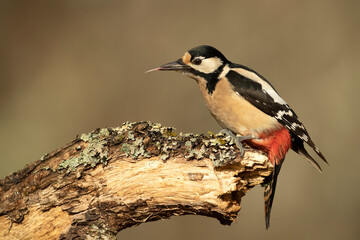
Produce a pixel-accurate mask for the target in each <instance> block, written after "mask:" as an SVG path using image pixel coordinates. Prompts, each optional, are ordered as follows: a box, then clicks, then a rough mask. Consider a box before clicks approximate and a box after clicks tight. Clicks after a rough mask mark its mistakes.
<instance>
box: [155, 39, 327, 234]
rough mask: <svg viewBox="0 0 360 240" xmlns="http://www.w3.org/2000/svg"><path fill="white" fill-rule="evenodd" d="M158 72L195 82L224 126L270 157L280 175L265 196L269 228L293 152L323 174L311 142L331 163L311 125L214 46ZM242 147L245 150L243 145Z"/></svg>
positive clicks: (274, 177) (192, 51) (191, 52)
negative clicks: (283, 172)
mask: <svg viewBox="0 0 360 240" xmlns="http://www.w3.org/2000/svg"><path fill="white" fill-rule="evenodd" d="M155 70H159V71H178V72H182V73H184V74H186V75H188V76H190V77H191V78H193V79H195V80H196V82H197V84H198V86H199V88H200V92H201V94H202V96H203V98H204V100H205V103H206V105H207V107H208V108H209V110H210V113H211V114H212V115H213V116H214V118H215V119H216V120H217V121H218V123H219V124H220V125H221V126H222V127H223V128H224V129H227V131H229V132H230V133H233V134H240V135H241V136H243V137H242V139H246V140H245V141H246V142H247V143H248V144H249V145H251V146H252V147H254V148H258V149H261V150H264V151H265V152H267V154H268V158H269V160H270V162H271V163H272V164H274V171H273V174H272V176H271V178H269V179H268V182H267V184H266V186H265V191H264V199H265V216H266V218H265V219H266V228H268V227H269V224H270V212H271V206H272V203H273V199H274V194H275V188H276V181H277V177H278V174H279V172H280V168H281V165H282V163H283V160H284V158H285V154H286V152H287V151H288V149H290V148H291V149H292V150H294V151H295V152H296V153H298V154H300V155H301V156H303V157H305V158H306V159H307V160H308V161H309V162H311V163H312V164H313V165H314V166H315V167H316V168H317V169H318V170H319V171H321V168H320V165H319V164H318V163H317V162H316V161H315V160H314V159H313V158H312V157H311V156H310V155H309V153H308V152H307V151H306V149H305V147H304V143H306V144H308V145H309V146H310V147H311V148H312V149H313V150H314V151H315V152H316V153H317V154H318V155H319V156H320V158H321V159H323V160H324V161H325V162H326V163H327V161H326V159H325V157H324V156H323V154H322V153H321V152H320V150H319V149H318V148H317V147H316V145H315V144H314V142H313V141H312V139H311V138H310V135H309V133H308V132H307V130H306V128H305V126H304V125H303V124H302V123H301V121H300V120H299V118H298V116H297V115H296V114H295V112H294V111H293V110H292V109H291V108H290V106H289V105H288V104H287V103H286V102H285V101H284V100H283V99H282V98H281V97H280V96H279V94H278V93H277V91H276V90H275V88H274V87H273V86H272V85H271V84H270V83H269V82H268V81H267V80H266V79H265V78H264V77H262V76H261V75H260V74H258V73H257V72H255V71H254V70H252V69H250V68H248V67H245V66H243V65H239V64H235V63H232V62H230V61H229V60H227V59H226V57H225V56H224V55H223V54H222V53H221V52H220V51H218V50H217V49H215V48H214V47H211V46H206V45H203V46H199V47H196V48H193V49H190V50H189V51H187V52H186V53H185V54H184V56H183V57H182V58H181V59H179V60H177V61H174V62H170V63H167V64H164V65H162V66H160V67H158V68H155V69H153V70H150V71H155ZM233 134H232V135H233ZM237 142H239V141H237ZM238 146H239V148H240V149H241V143H239V145H238Z"/></svg>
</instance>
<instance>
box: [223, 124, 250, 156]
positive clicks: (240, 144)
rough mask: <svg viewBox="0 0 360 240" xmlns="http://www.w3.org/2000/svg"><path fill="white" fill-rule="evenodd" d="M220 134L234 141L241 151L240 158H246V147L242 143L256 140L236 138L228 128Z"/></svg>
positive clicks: (244, 137)
mask: <svg viewBox="0 0 360 240" xmlns="http://www.w3.org/2000/svg"><path fill="white" fill-rule="evenodd" d="M220 133H224V134H227V135H229V136H230V137H231V138H232V139H233V140H234V142H235V144H236V146H237V147H238V148H239V150H240V156H241V157H244V154H245V149H244V146H243V144H242V142H241V141H244V140H249V139H254V137H253V136H236V135H235V134H234V133H233V132H232V131H230V130H229V129H226V128H224V129H222V130H221V131H220Z"/></svg>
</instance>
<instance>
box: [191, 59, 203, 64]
mask: <svg viewBox="0 0 360 240" xmlns="http://www.w3.org/2000/svg"><path fill="white" fill-rule="evenodd" d="M201 61H202V60H201V59H200V58H195V59H194V61H193V63H194V64H195V65H200V64H201Z"/></svg>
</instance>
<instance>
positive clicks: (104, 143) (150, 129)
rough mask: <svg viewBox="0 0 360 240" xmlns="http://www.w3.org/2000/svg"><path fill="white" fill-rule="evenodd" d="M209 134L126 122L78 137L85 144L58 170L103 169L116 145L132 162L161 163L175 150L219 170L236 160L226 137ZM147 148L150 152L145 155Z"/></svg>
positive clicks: (152, 124) (176, 152)
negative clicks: (110, 148) (153, 160)
mask: <svg viewBox="0 0 360 240" xmlns="http://www.w3.org/2000/svg"><path fill="white" fill-rule="evenodd" d="M210 134H211V136H203V135H198V134H191V133H185V134H184V133H180V134H177V133H175V132H174V128H169V127H163V126H162V125H161V124H159V123H151V122H138V123H131V122H126V123H124V124H123V125H122V126H121V127H117V128H103V129H97V130H96V131H94V132H92V133H89V134H81V136H80V139H81V140H82V141H83V142H85V143H87V144H86V145H84V146H77V147H76V150H77V151H79V152H80V153H79V154H78V155H77V156H76V157H72V158H70V159H68V160H65V161H63V162H61V163H60V164H59V169H67V171H68V172H71V171H75V170H76V168H77V167H78V166H80V165H84V166H87V165H90V166H92V167H94V166H96V165H97V164H100V163H102V164H105V165H106V164H107V162H108V154H109V153H108V145H109V143H110V145H111V146H113V145H120V146H119V147H120V151H121V152H123V153H124V154H125V155H126V156H127V157H131V158H133V159H139V158H143V157H145V158H147V157H151V156H159V157H160V159H162V160H164V161H165V160H167V159H169V158H170V157H171V156H173V154H178V153H179V151H180V152H181V150H179V149H183V151H184V152H183V154H184V157H185V158H187V159H199V160H200V159H203V158H210V159H211V160H212V161H213V162H214V165H215V166H223V165H225V164H228V163H229V162H231V161H232V160H233V159H235V158H236V151H235V150H234V147H232V145H234V142H233V140H232V139H231V138H230V137H228V136H227V135H224V134H222V133H220V134H213V133H210ZM149 137H150V139H149ZM144 141H146V143H144ZM148 148H149V149H150V150H149V151H151V152H148ZM176 149H177V151H175V150H176Z"/></svg>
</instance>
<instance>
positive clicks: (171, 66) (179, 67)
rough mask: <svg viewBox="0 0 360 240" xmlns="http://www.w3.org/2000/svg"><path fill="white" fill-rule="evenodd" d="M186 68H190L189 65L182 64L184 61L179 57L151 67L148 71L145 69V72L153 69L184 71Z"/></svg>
mask: <svg viewBox="0 0 360 240" xmlns="http://www.w3.org/2000/svg"><path fill="white" fill-rule="evenodd" d="M188 69H190V67H189V66H188V65H186V64H184V62H183V61H182V60H181V59H179V60H176V61H174V62H169V63H166V64H164V65H161V66H160V67H157V68H154V69H151V70H149V71H146V72H145V73H149V72H153V71H181V72H186V71H187V70H188Z"/></svg>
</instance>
